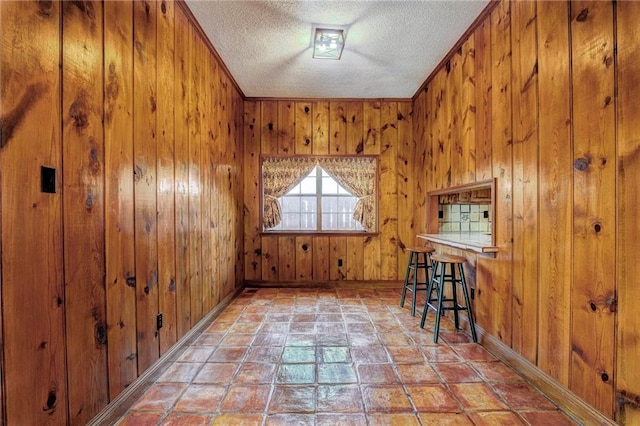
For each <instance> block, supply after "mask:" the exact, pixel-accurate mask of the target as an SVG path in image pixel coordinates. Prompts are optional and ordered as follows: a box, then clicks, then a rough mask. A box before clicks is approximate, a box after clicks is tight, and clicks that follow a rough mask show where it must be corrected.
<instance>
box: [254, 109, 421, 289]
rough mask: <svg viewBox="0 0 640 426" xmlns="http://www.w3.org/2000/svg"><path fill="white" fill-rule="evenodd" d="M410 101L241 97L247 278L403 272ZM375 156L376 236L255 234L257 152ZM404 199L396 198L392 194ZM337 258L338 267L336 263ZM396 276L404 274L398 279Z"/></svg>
mask: <svg viewBox="0 0 640 426" xmlns="http://www.w3.org/2000/svg"><path fill="white" fill-rule="evenodd" d="M411 120H412V116H411V102H409V101H386V100H349V101H342V100H326V101H323V100H308V101H302V100H299V101H296V102H294V101H289V100H246V101H245V102H244V127H245V129H244V158H245V168H244V185H245V192H244V211H245V217H244V232H245V237H244V239H245V242H244V249H245V252H244V263H245V265H244V266H245V267H244V270H245V278H246V280H247V281H253V282H259V281H263V282H311V281H338V280H346V281H361V280H369V281H371V280H373V281H380V280H382V281H386V280H398V279H400V278H403V277H404V275H403V274H404V265H405V263H404V262H406V259H405V258H404V256H403V247H405V246H406V245H413V244H415V243H416V241H415V229H413V227H412V218H413V211H414V209H415V206H414V205H413V201H414V199H415V198H414V197H413V193H414V191H415V189H414V187H415V184H416V182H415V179H414V174H413V171H412V170H408V164H409V162H410V161H411V157H412V156H413V154H414V153H413V151H412V150H413V147H414V143H413V140H412V139H411V134H412V132H411V126H412V124H411ZM311 153H313V154H317V155H347V154H349V155H354V154H363V155H379V156H380V157H379V158H380V182H378V184H379V188H380V195H381V196H380V199H379V206H378V208H379V218H378V219H379V224H378V226H379V231H380V232H379V234H378V235H375V236H367V237H362V236H335V235H332V236H322V235H308V236H297V237H294V236H292V237H289V236H271V235H265V234H261V228H260V226H261V222H260V155H264V154H278V155H294V154H311ZM399 198H401V199H403V202H402V203H400V202H398V199H399ZM338 259H342V260H343V263H342V266H338ZM400 275H402V277H400Z"/></svg>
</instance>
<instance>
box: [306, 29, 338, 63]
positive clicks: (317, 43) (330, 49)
mask: <svg viewBox="0 0 640 426" xmlns="http://www.w3.org/2000/svg"><path fill="white" fill-rule="evenodd" d="M343 47H344V31H343V30H335V29H327V28H316V33H315V36H314V39H313V57H314V58H316V59H340V57H341V56H342V48H343Z"/></svg>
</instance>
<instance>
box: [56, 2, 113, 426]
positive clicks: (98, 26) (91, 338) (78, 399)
mask: <svg viewBox="0 0 640 426" xmlns="http://www.w3.org/2000/svg"><path fill="white" fill-rule="evenodd" d="M102 13H103V11H102V4H101V3H97V2H96V3H93V2H87V3H64V5H63V8H62V14H63V16H62V28H63V34H62V43H63V46H62V52H63V55H62V87H63V92H62V124H63V129H62V130H63V134H62V138H63V139H62V158H63V160H62V161H63V165H64V168H63V170H62V175H63V187H62V191H63V193H64V197H63V224H64V271H65V299H66V309H65V320H66V350H67V365H69V366H72V367H71V368H69V369H68V378H67V379H68V380H67V383H68V386H69V395H68V396H69V401H68V404H69V420H70V423H74V424H76V423H77V424H82V423H86V422H87V421H88V420H89V419H91V417H93V416H94V415H95V414H96V413H97V412H98V411H99V410H101V409H102V408H103V407H104V406H105V405H106V404H107V402H108V401H109V396H108V390H109V387H108V379H107V347H106V344H107V324H106V309H105V297H106V293H105V282H104V273H105V265H104V251H105V240H104V220H105V219H104V210H105V207H104V141H103V125H102V117H103V92H102V81H103V72H102V71H103V70H102V62H103V58H104V56H103V55H104V52H103V47H102V42H103V40H102V28H103V27H102V23H103V20H102Z"/></svg>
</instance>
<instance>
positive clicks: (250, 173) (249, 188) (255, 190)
mask: <svg viewBox="0 0 640 426" xmlns="http://www.w3.org/2000/svg"><path fill="white" fill-rule="evenodd" d="M260 105H261V104H260V103H259V102H256V101H246V102H245V103H244V127H245V129H244V164H245V167H244V170H245V173H244V191H245V195H244V200H245V201H244V203H245V208H244V262H245V268H244V270H245V279H247V280H258V279H260V277H261V275H262V256H261V249H260V231H261V229H260V190H261V188H260V175H261V172H260V130H261V128H262V125H261V120H260Z"/></svg>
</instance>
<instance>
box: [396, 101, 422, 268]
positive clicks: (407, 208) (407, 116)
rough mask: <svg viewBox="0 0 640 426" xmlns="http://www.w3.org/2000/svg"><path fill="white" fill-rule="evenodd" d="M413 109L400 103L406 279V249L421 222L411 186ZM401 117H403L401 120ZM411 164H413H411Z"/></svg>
mask: <svg viewBox="0 0 640 426" xmlns="http://www.w3.org/2000/svg"><path fill="white" fill-rule="evenodd" d="M412 114H413V111H412V107H411V104H410V103H409V102H398V121H397V123H396V125H397V127H398V160H397V167H398V170H397V178H396V182H397V184H398V239H397V242H396V244H397V246H398V249H397V250H396V257H397V262H396V263H397V265H398V273H399V276H401V278H402V279H404V272H405V270H406V267H407V258H406V256H405V253H404V249H405V248H406V247H410V246H412V245H413V244H414V239H415V238H416V237H415V231H414V229H413V228H414V221H415V220H420V216H419V214H420V213H418V214H417V215H415V216H414V214H413V198H414V189H415V187H414V186H413V185H412V184H411V179H410V178H411V173H412V168H411V164H412V162H411V159H412V155H413V145H414V143H415V142H414V140H413V132H412V126H413V121H412V120H411V118H412ZM400 117H402V118H401V119H400ZM410 162H411V163H410Z"/></svg>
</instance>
